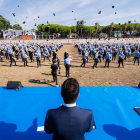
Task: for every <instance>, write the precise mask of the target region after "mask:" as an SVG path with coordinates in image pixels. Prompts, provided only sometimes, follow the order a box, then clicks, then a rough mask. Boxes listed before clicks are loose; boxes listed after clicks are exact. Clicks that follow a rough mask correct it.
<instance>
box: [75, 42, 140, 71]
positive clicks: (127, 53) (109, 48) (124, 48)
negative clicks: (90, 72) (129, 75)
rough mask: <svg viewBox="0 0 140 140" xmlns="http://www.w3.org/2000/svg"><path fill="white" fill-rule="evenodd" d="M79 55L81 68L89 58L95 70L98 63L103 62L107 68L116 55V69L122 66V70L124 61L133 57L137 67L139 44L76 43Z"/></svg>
mask: <svg viewBox="0 0 140 140" xmlns="http://www.w3.org/2000/svg"><path fill="white" fill-rule="evenodd" d="M75 47H77V49H78V52H79V55H82V60H83V63H82V64H81V67H82V66H84V67H85V66H86V63H88V59H89V57H91V58H93V60H94V64H93V69H94V67H96V68H97V65H98V62H101V61H102V60H104V61H105V67H108V68H109V63H110V62H111V61H114V60H115V59H116V57H117V55H118V67H120V64H122V67H123V68H124V61H125V60H126V59H130V57H134V63H133V64H134V65H135V62H136V61H137V63H138V65H139V58H140V44H139V43H101V44H100V43H96V42H95V43H82V44H81V43H76V44H75Z"/></svg>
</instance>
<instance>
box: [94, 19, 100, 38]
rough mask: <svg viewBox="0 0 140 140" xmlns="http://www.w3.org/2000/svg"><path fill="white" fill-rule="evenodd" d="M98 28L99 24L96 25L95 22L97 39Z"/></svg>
mask: <svg viewBox="0 0 140 140" xmlns="http://www.w3.org/2000/svg"><path fill="white" fill-rule="evenodd" d="M98 27H99V23H98V22H96V23H95V29H96V37H97V31H98Z"/></svg>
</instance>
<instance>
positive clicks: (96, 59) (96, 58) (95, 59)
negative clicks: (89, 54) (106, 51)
mask: <svg viewBox="0 0 140 140" xmlns="http://www.w3.org/2000/svg"><path fill="white" fill-rule="evenodd" d="M98 56H99V54H98V52H96V53H95V56H94V65H93V69H94V67H96V68H97V64H98Z"/></svg>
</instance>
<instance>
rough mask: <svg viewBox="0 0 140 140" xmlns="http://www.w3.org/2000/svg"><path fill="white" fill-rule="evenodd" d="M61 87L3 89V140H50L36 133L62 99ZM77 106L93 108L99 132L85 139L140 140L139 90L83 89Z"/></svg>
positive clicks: (0, 99)
mask: <svg viewBox="0 0 140 140" xmlns="http://www.w3.org/2000/svg"><path fill="white" fill-rule="evenodd" d="M60 89H61V88H60V87H24V88H23V89H21V90H20V91H15V90H7V89H6V88H4V87H0V140H51V138H52V135H47V134H46V133H45V132H37V131H36V130H37V127H39V126H43V124H44V119H45V115H46V112H47V110H48V109H51V108H57V107H59V106H60V105H61V104H62V103H63V100H62V98H61V95H60ZM77 104H78V106H79V107H81V108H86V109H91V110H92V111H93V114H94V119H95V122H96V127H97V129H96V130H93V131H92V132H91V133H86V135H85V137H86V140H140V116H139V115H138V114H137V113H136V112H135V111H134V110H133V108H134V107H140V89H139V88H137V87H80V97H79V99H78V100H77Z"/></svg>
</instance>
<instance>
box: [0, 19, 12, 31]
mask: <svg viewBox="0 0 140 140" xmlns="http://www.w3.org/2000/svg"><path fill="white" fill-rule="evenodd" d="M2 29H12V26H11V24H10V21H8V20H6V19H5V18H4V17H0V32H1V30H2Z"/></svg>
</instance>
